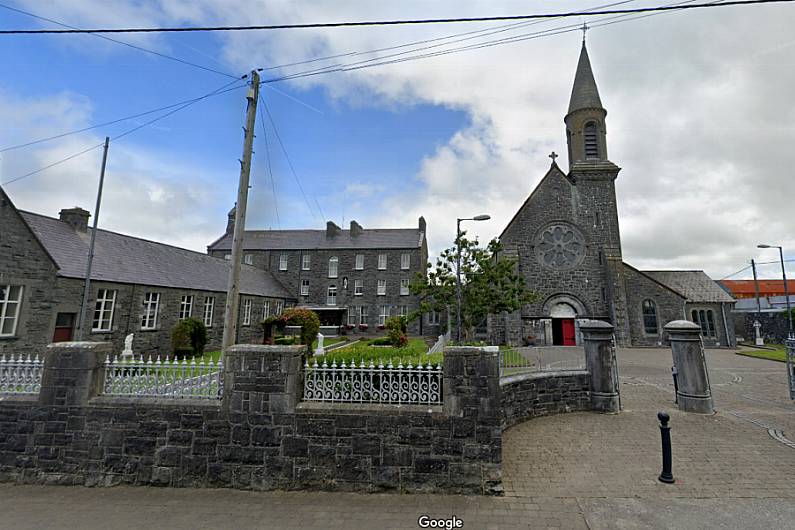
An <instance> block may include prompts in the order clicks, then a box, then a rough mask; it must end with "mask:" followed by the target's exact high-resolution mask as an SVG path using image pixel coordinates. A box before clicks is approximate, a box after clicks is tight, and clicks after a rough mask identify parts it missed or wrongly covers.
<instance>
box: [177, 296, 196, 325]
mask: <svg viewBox="0 0 795 530" xmlns="http://www.w3.org/2000/svg"><path fill="white" fill-rule="evenodd" d="M192 313H193V296H192V295H189V294H183V295H182V300H181V301H180V302H179V319H180V320H185V319H186V318H190V316H191V314H192Z"/></svg>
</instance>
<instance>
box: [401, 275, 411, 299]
mask: <svg viewBox="0 0 795 530" xmlns="http://www.w3.org/2000/svg"><path fill="white" fill-rule="evenodd" d="M407 294H409V280H408V278H403V279H402V280H400V295H401V296H406V295H407Z"/></svg>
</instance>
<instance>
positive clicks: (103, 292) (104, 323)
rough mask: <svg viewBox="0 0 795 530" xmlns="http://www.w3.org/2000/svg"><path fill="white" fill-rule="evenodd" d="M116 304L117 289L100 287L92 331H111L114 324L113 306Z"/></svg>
mask: <svg viewBox="0 0 795 530" xmlns="http://www.w3.org/2000/svg"><path fill="white" fill-rule="evenodd" d="M115 305H116V291H114V290H112V289H98V290H97V302H96V304H94V319H93V322H92V323H91V331H110V330H111V326H112V325H113V308H114V306H115Z"/></svg>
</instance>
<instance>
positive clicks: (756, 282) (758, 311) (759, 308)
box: [751, 258, 762, 318]
mask: <svg viewBox="0 0 795 530" xmlns="http://www.w3.org/2000/svg"><path fill="white" fill-rule="evenodd" d="M751 270H752V271H754V292H755V293H756V316H757V318H759V317H761V316H762V306H761V304H760V302H759V280H757V279H756V261H754V260H753V258H752V259H751Z"/></svg>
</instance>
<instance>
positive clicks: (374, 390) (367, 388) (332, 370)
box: [304, 361, 442, 405]
mask: <svg viewBox="0 0 795 530" xmlns="http://www.w3.org/2000/svg"><path fill="white" fill-rule="evenodd" d="M304 401H327V402H340V403H381V404H389V405H440V404H441V403H442V366H441V365H435V366H434V365H431V363H430V362H428V364H427V365H425V366H423V365H422V364H418V365H417V366H412V364H411V363H409V364H408V365H406V366H403V363H399V364H398V365H397V366H394V365H393V364H392V363H391V362H390V363H389V364H388V365H387V366H384V365H383V364H379V365H378V366H376V365H375V364H374V363H373V361H370V363H369V365H368V364H366V363H365V362H364V361H362V362H361V363H360V364H359V365H358V366H357V365H356V362H355V361H354V362H351V363H350V364H345V361H342V363H341V364H340V365H337V363H336V361H333V362H332V363H331V365H330V366H329V365H328V363H327V362H326V361H323V364H321V365H319V364H318V363H317V361H316V362H315V363H314V365H311V366H310V364H309V363H308V362H307V363H306V364H305V365H304Z"/></svg>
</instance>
